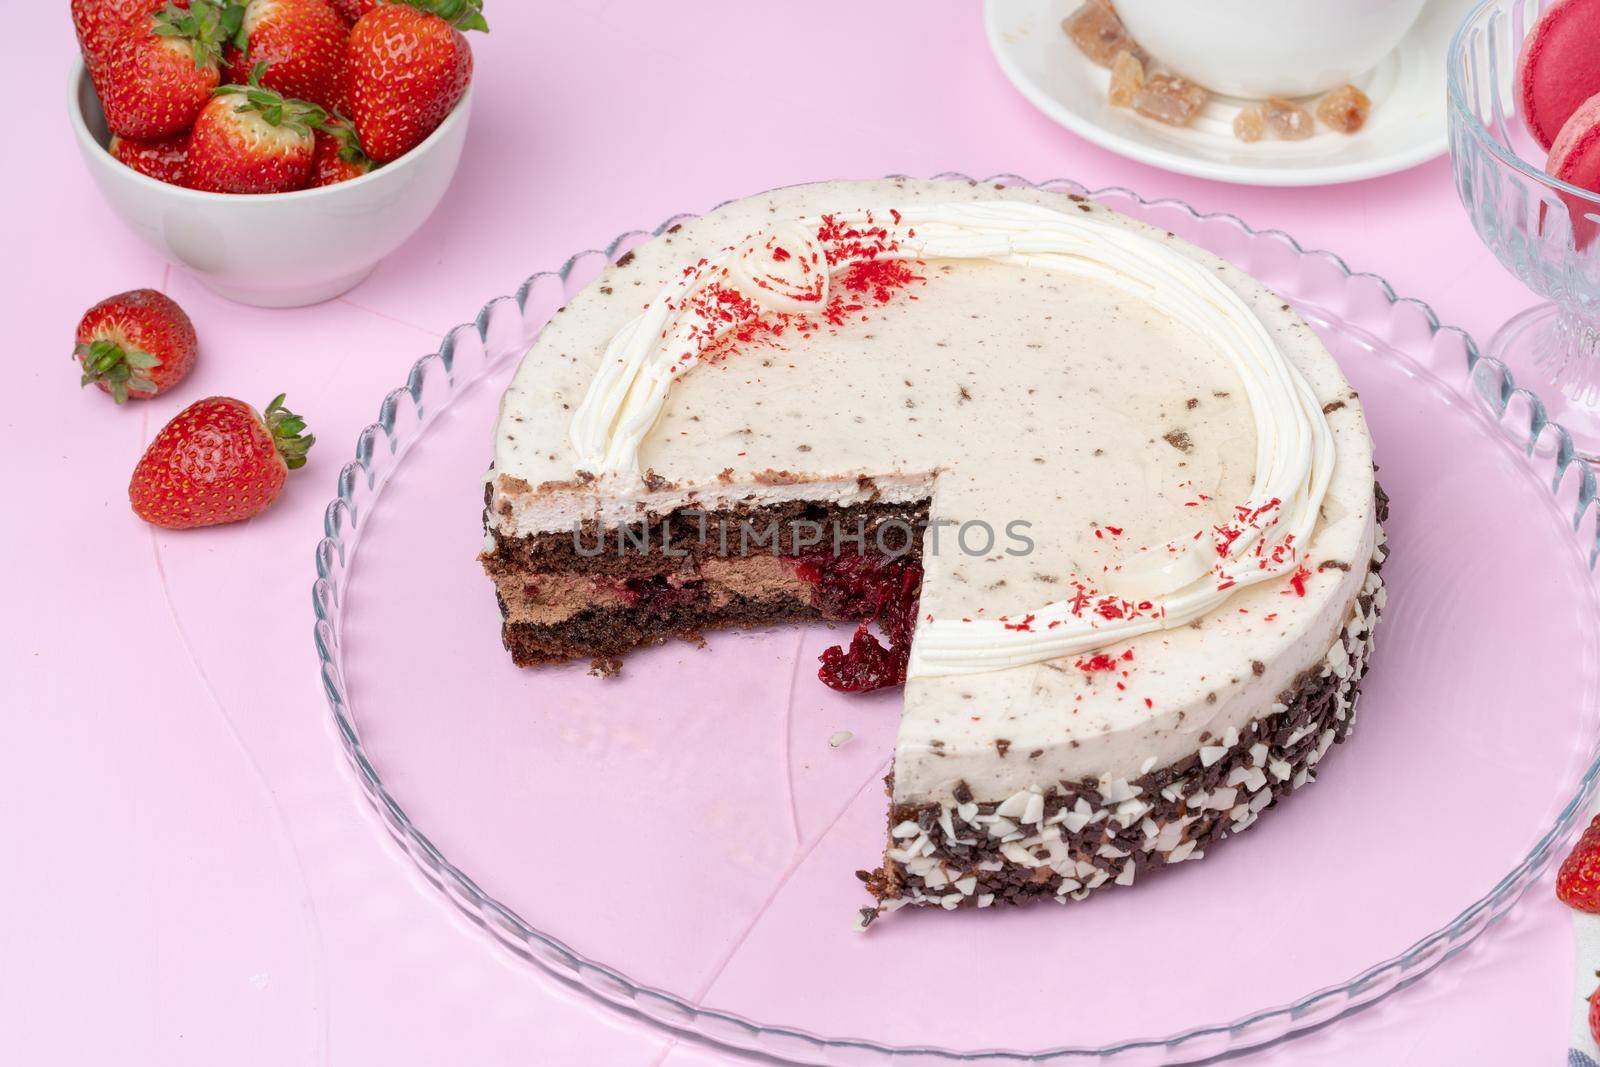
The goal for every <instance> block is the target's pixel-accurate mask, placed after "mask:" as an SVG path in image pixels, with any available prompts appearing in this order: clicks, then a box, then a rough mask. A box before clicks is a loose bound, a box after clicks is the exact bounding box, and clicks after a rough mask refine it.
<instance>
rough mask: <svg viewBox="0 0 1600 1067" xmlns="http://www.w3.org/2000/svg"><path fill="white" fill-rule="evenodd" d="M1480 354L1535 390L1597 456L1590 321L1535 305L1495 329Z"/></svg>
mask: <svg viewBox="0 0 1600 1067" xmlns="http://www.w3.org/2000/svg"><path fill="white" fill-rule="evenodd" d="M1485 355H1488V356H1492V357H1493V358H1495V359H1497V360H1499V361H1500V362H1501V363H1504V364H1505V365H1506V367H1507V368H1509V369H1510V371H1511V374H1512V377H1514V378H1515V379H1516V382H1517V384H1518V385H1521V386H1525V387H1527V388H1528V389H1530V390H1532V391H1533V392H1534V393H1536V394H1538V396H1539V399H1540V400H1542V401H1544V404H1545V410H1546V411H1547V412H1548V413H1549V415H1550V418H1551V419H1552V420H1553V421H1555V422H1559V423H1560V424H1561V425H1563V426H1565V427H1566V428H1567V430H1568V431H1569V432H1570V433H1571V434H1572V443H1573V445H1574V446H1575V447H1576V448H1577V449H1578V451H1579V452H1580V453H1581V454H1582V455H1583V457H1584V458H1585V459H1588V460H1591V461H1592V460H1594V459H1595V458H1596V457H1597V456H1600V333H1597V331H1596V329H1595V327H1594V326H1593V325H1590V324H1588V323H1586V322H1583V321H1582V320H1579V319H1576V318H1574V317H1572V316H1569V315H1567V314H1565V313H1563V311H1562V309H1561V308H1560V306H1558V305H1556V304H1540V305H1539V306H1538V307H1532V308H1529V309H1528V310H1527V311H1524V312H1521V313H1519V314H1517V315H1515V316H1513V317H1512V318H1511V319H1510V321H1508V322H1507V323H1506V324H1505V325H1504V326H1502V327H1500V330H1499V332H1498V333H1496V334H1495V335H1494V337H1493V338H1491V339H1490V341H1489V347H1488V349H1487V350H1486V352H1485Z"/></svg>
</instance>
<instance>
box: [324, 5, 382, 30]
mask: <svg viewBox="0 0 1600 1067" xmlns="http://www.w3.org/2000/svg"><path fill="white" fill-rule="evenodd" d="M377 6H378V0H333V9H334V10H335V11H337V12H338V13H339V17H340V18H342V19H344V24H345V25H346V26H354V25H355V24H356V20H357V19H359V18H361V16H362V15H365V14H366V13H367V12H368V11H371V10H372V9H373V8H375V7H377Z"/></svg>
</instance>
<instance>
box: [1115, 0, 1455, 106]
mask: <svg viewBox="0 0 1600 1067" xmlns="http://www.w3.org/2000/svg"><path fill="white" fill-rule="evenodd" d="M1425 2H1426V0H1116V5H1115V6H1116V9H1117V14H1119V15H1120V16H1122V21H1123V23H1124V24H1125V25H1126V26H1127V27H1128V32H1129V33H1130V34H1131V35H1132V36H1133V39H1134V40H1136V41H1138V42H1139V45H1140V47H1142V48H1143V49H1144V50H1145V51H1146V52H1149V53H1150V55H1151V57H1152V58H1153V59H1154V60H1155V62H1156V64H1157V65H1158V66H1161V67H1165V68H1166V69H1168V70H1171V71H1172V72H1174V73H1176V74H1181V75H1183V76H1184V77H1185V78H1188V79H1189V80H1190V81H1192V82H1195V83H1197V84H1199V85H1203V86H1205V87H1206V88H1207V89H1210V90H1211V91H1212V92H1216V93H1225V94H1227V95H1229V96H1244V97H1256V98H1260V97H1268V96H1291V97H1292V96H1313V95H1315V94H1317V93H1323V92H1327V91H1328V90H1329V89H1333V88H1335V87H1337V86H1339V85H1342V84H1344V83H1345V82H1348V81H1349V80H1350V79H1351V78H1353V77H1355V76H1356V75H1358V74H1361V73H1362V72H1364V71H1367V70H1371V69H1372V68H1373V67H1375V66H1377V64H1378V61H1379V60H1381V59H1382V58H1383V57H1384V56H1386V55H1388V54H1389V53H1390V52H1391V51H1393V50H1394V47H1395V45H1397V44H1399V43H1400V39H1401V38H1402V37H1404V36H1405V35H1406V31H1407V30H1409V29H1410V28H1411V24H1412V23H1413V22H1415V21H1416V20H1417V15H1418V14H1419V13H1421V11H1422V6H1423V4H1424V3H1425Z"/></svg>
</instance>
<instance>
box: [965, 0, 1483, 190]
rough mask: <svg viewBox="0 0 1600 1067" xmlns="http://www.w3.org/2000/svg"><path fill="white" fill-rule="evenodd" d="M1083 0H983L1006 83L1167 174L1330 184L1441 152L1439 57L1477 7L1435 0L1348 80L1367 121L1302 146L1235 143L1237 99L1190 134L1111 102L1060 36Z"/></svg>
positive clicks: (1224, 102) (1069, 124)
mask: <svg viewBox="0 0 1600 1067" xmlns="http://www.w3.org/2000/svg"><path fill="white" fill-rule="evenodd" d="M1080 3H1081V0H987V8H986V10H985V13H984V24H985V28H986V30H987V34H988V38H989V47H990V49H991V50H992V51H993V52H994V56H995V59H996V60H997V61H998V62H999V64H1000V69H1001V70H1003V71H1004V72H1005V75H1006V77H1007V78H1009V79H1011V84H1013V85H1015V86H1016V87H1017V89H1018V91H1020V92H1021V93H1022V95H1023V96H1025V97H1027V98H1028V100H1029V101H1030V102H1031V103H1032V104H1033V105H1034V106H1035V107H1037V108H1038V109H1039V110H1040V111H1043V112H1044V113H1045V114H1046V115H1048V116H1050V117H1051V118H1052V119H1054V120H1055V121H1057V122H1059V123H1060V124H1061V125H1063V126H1065V127H1066V128H1067V129H1069V130H1071V131H1072V132H1074V133H1076V134H1078V135H1079V136H1080V137H1083V138H1086V139H1088V140H1090V141H1093V142H1094V143H1095V144H1097V145H1100V146H1101V147H1102V148H1108V149H1110V150H1111V151H1113V152H1116V153H1119V154H1120V155H1124V156H1128V157H1129V158H1131V159H1137V160H1139V161H1140V162H1143V163H1149V164H1151V165H1152V166H1156V167H1161V168H1163V169H1165V170H1171V171H1177V172H1178V173H1180V174H1192V175H1195V176H1196V177H1199V178H1212V179H1215V180H1217V181H1226V182H1239V183H1241V184H1245V185H1331V184H1335V183H1338V182H1350V181H1358V180H1360V179H1362V178H1375V177H1378V176H1379V175H1382V174H1392V173H1394V172H1395V171H1399V170H1405V169H1406V168H1407V167H1414V166H1416V165H1417V164H1418V163H1423V162H1426V161H1427V160H1430V159H1432V158H1433V157H1435V156H1437V155H1439V154H1441V153H1442V152H1444V150H1445V147H1446V143H1445V142H1446V132H1445V124H1446V116H1445V85H1444V79H1445V54H1446V51H1447V49H1448V47H1449V44H1450V38H1451V36H1452V35H1453V34H1454V32H1455V29H1456V27H1457V26H1458V25H1459V24H1460V22H1461V19H1462V18H1464V17H1465V15H1466V11H1467V9H1468V8H1470V7H1471V6H1472V3H1473V0H1430V3H1429V4H1428V6H1427V7H1426V8H1424V9H1423V12H1422V15H1421V17H1420V18H1418V19H1417V24H1416V25H1415V26H1413V27H1412V28H1411V30H1410V32H1409V33H1407V34H1406V36H1405V39H1404V40H1402V41H1401V42H1400V45H1399V47H1397V48H1396V49H1395V50H1394V51H1393V52H1391V53H1390V54H1389V55H1388V57H1387V58H1385V59H1384V60H1383V62H1381V63H1379V64H1378V65H1377V66H1376V67H1374V68H1373V69H1372V70H1370V71H1368V72H1367V73H1365V74H1362V75H1360V76H1358V77H1356V78H1355V79H1353V82H1354V84H1355V85H1356V86H1357V87H1359V88H1360V89H1361V90H1362V91H1364V92H1365V93H1366V94H1367V95H1368V96H1369V97H1371V98H1372V115H1371V117H1370V118H1369V119H1368V121H1367V125H1366V127H1365V128H1364V129H1362V130H1361V131H1360V132H1359V133H1357V134H1355V135H1353V136H1347V135H1345V134H1341V133H1335V132H1334V131H1332V130H1329V129H1328V128H1327V127H1325V126H1323V125H1321V123H1318V126H1317V133H1316V135H1315V136H1314V137H1311V138H1309V139H1308V140H1304V141H1258V142H1256V143H1255V144H1245V143H1243V142H1241V141H1239V140H1238V139H1237V138H1235V137H1234V136H1233V118H1234V116H1235V115H1237V114H1238V113H1239V109H1240V108H1241V107H1242V106H1243V103H1244V102H1243V101H1240V100H1238V99H1235V98H1233V97H1225V96H1214V97H1212V98H1211V100H1210V101H1209V102H1208V103H1207V104H1206V106H1205V109H1204V110H1203V111H1201V113H1200V115H1199V117H1198V118H1196V119H1195V121H1194V124H1193V125H1191V126H1188V127H1175V126H1164V125H1162V124H1161V123H1159V122H1155V121H1154V120H1152V119H1147V118H1145V117H1144V116H1143V115H1139V114H1136V113H1135V112H1134V111H1132V110H1131V109H1128V108H1115V107H1112V106H1111V104H1110V103H1109V102H1108V101H1107V100H1106V86H1107V83H1108V82H1109V81H1110V73H1109V72H1108V71H1106V70H1105V69H1103V68H1101V67H1098V66H1096V65H1095V64H1093V63H1091V62H1090V61H1089V60H1088V58H1087V57H1085V56H1084V54H1083V53H1082V52H1080V51H1078V48H1077V46H1076V45H1074V44H1073V43H1072V40H1071V39H1070V38H1068V37H1067V35H1066V33H1065V32H1063V31H1062V29H1061V21H1062V19H1064V18H1066V17H1067V16H1068V15H1069V14H1071V13H1072V12H1073V11H1074V10H1076V9H1077V7H1078V6H1079V4H1080Z"/></svg>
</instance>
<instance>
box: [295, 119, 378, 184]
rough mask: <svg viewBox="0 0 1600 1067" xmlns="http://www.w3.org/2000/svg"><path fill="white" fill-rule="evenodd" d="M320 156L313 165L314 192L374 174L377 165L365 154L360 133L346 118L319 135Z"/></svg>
mask: <svg viewBox="0 0 1600 1067" xmlns="http://www.w3.org/2000/svg"><path fill="white" fill-rule="evenodd" d="M316 137H317V148H316V154H315V155H314V156H313V158H312V161H311V183H310V185H311V188H316V187H318V186H322V185H336V184H338V183H339V182H347V181H349V180H350V179H351V178H359V177H361V176H362V175H363V174H367V173H370V172H371V170H372V168H373V165H374V164H373V162H372V160H371V159H370V158H368V156H367V154H366V153H365V152H363V151H362V150H361V142H360V141H359V140H358V139H357V138H356V131H355V130H354V129H352V128H351V126H350V123H349V122H347V121H346V120H345V119H343V118H339V117H337V116H336V117H334V118H330V119H328V121H326V122H324V123H323V124H322V128H321V129H320V130H317V131H316Z"/></svg>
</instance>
